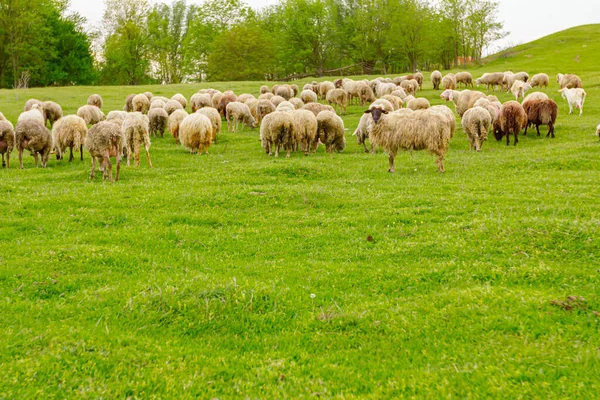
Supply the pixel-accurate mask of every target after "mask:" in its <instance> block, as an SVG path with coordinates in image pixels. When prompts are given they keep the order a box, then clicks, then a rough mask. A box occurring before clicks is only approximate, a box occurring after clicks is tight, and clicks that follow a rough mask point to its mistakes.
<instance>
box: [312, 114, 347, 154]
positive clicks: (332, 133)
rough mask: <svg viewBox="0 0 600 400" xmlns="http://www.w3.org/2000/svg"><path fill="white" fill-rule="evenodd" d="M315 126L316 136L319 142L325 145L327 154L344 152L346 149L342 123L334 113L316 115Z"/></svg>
mask: <svg viewBox="0 0 600 400" xmlns="http://www.w3.org/2000/svg"><path fill="white" fill-rule="evenodd" d="M317 125H318V131H317V136H318V138H319V141H320V142H321V143H323V144H324V145H325V149H326V150H327V152H328V153H333V152H334V151H337V152H338V153H339V152H341V151H344V149H345V148H346V137H345V136H344V130H345V129H344V121H343V120H342V119H341V118H340V117H339V116H338V115H337V114H336V113H334V112H331V111H321V112H320V113H319V115H317ZM315 147H316V146H315ZM315 151H316V148H315Z"/></svg>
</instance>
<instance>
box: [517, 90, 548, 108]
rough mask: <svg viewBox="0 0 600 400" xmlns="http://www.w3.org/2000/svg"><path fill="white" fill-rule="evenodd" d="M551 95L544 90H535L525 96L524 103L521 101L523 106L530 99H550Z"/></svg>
mask: <svg viewBox="0 0 600 400" xmlns="http://www.w3.org/2000/svg"><path fill="white" fill-rule="evenodd" d="M548 99H549V97H548V95H547V94H546V93H543V92H533V93H530V94H528V95H527V97H525V99H524V100H523V103H521V104H522V105H523V106H525V103H527V102H528V101H533V100H548Z"/></svg>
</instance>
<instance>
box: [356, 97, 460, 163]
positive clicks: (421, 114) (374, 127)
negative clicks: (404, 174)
mask: <svg viewBox="0 0 600 400" xmlns="http://www.w3.org/2000/svg"><path fill="white" fill-rule="evenodd" d="M365 114H371V117H372V118H373V123H372V124H371V125H370V129H371V131H370V136H369V138H370V140H371V143H373V144H374V145H375V146H377V147H381V148H383V149H384V150H385V151H387V152H388V154H389V169H388V171H389V172H395V167H394V158H395V157H396V154H397V152H398V150H410V151H412V150H428V151H429V152H431V153H433V154H435V155H437V165H438V171H439V172H444V155H445V154H446V151H447V150H448V143H449V142H450V138H451V133H450V125H449V124H448V120H447V119H446V118H445V117H444V116H443V115H441V114H440V113H439V112H438V111H430V110H419V111H413V112H402V113H389V112H388V111H386V110H384V109H383V108H381V107H371V108H370V109H369V110H366V111H365Z"/></svg>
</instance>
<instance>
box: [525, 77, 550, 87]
mask: <svg viewBox="0 0 600 400" xmlns="http://www.w3.org/2000/svg"><path fill="white" fill-rule="evenodd" d="M530 83H531V87H538V86H539V87H546V88H547V87H548V85H549V84H550V78H549V77H548V75H546V74H536V75H534V76H533V78H531V81H530Z"/></svg>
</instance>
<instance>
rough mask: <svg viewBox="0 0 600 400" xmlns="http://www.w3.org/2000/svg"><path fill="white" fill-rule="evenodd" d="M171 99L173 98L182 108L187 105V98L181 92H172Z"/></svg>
mask: <svg viewBox="0 0 600 400" xmlns="http://www.w3.org/2000/svg"><path fill="white" fill-rule="evenodd" d="M171 100H175V101H177V102H178V103H179V104H181V107H183V109H184V110H185V108H186V107H187V99H186V98H185V96H184V95H182V94H181V93H177V94H174V95H173V97H171Z"/></svg>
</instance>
